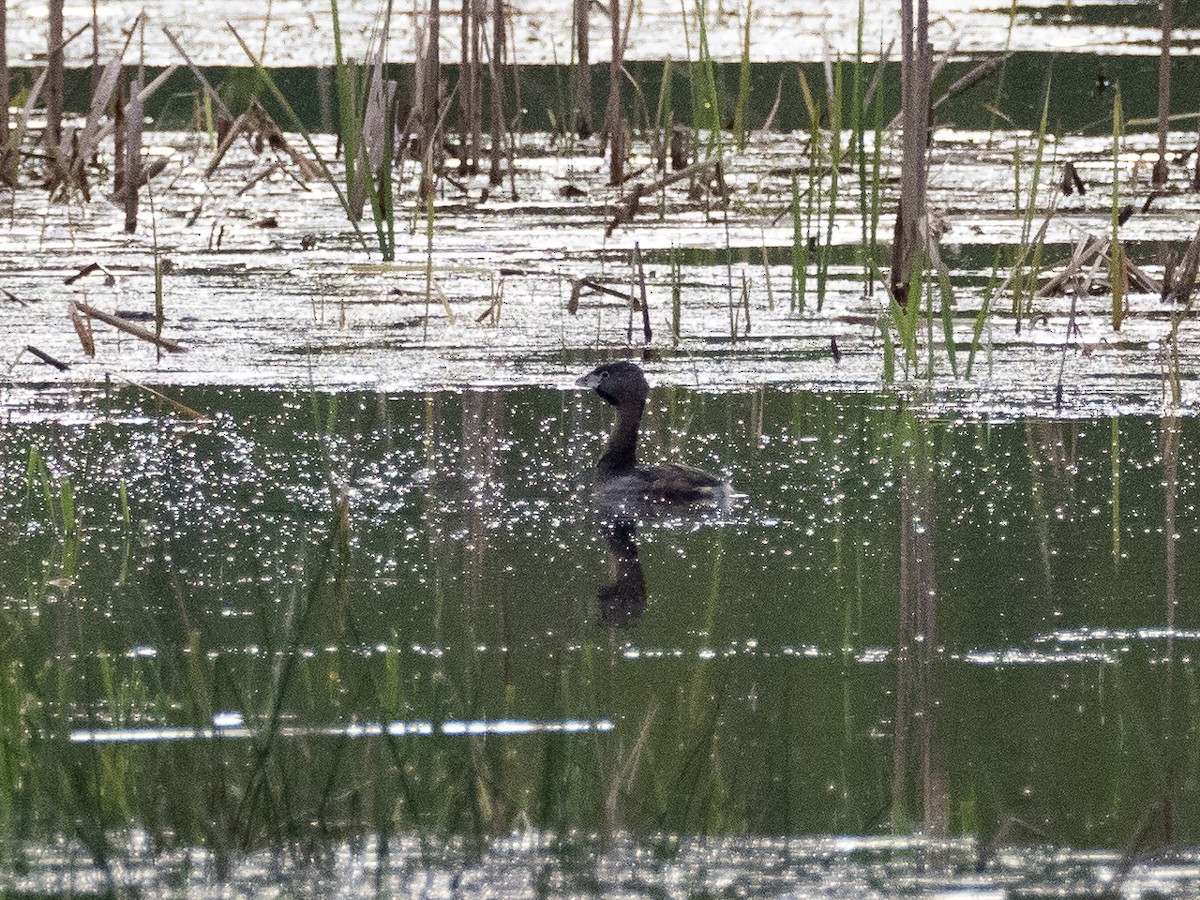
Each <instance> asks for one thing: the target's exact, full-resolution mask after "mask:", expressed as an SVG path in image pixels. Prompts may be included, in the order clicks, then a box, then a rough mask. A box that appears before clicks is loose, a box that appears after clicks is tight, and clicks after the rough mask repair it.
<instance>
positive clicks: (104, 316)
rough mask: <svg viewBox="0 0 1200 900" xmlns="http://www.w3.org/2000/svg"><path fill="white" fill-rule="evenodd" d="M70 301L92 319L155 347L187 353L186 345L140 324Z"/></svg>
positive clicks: (82, 303)
mask: <svg viewBox="0 0 1200 900" xmlns="http://www.w3.org/2000/svg"><path fill="white" fill-rule="evenodd" d="M72 303H73V304H74V305H75V308H76V309H77V310H79V311H80V312H82V313H85V314H86V315H88V316H91V317H92V318H93V319H99V320H100V321H101V322H104V323H105V324H107V325H111V326H112V327H113V328H116V329H118V330H120V331H124V332H125V333H126V334H130V335H133V336H134V337H135V338H137V339H138V340H141V341H146V342H148V343H151V344H154V345H155V346H157V347H161V348H162V349H163V350H166V351H167V352H168V353H187V347H185V346H183V345H182V344H179V343H176V342H175V341H171V340H168V339H167V338H164V337H160V336H159V335H156V334H155V333H154V332H153V331H150V330H149V329H146V328H143V327H142V326H141V325H135V324H134V323H133V322H130V321H129V320H128V319H122V318H121V317H120V316H114V315H113V314H112V313H106V312H104V310H102V309H97V308H96V307H94V306H92V305H91V304H90V303H85V302H83V301H82V300H73V301H72Z"/></svg>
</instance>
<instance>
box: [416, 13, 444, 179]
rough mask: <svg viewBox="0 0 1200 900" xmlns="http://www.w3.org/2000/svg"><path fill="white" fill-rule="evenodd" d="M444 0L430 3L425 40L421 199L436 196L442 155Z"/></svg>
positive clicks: (422, 97) (422, 82) (422, 98)
mask: <svg viewBox="0 0 1200 900" xmlns="http://www.w3.org/2000/svg"><path fill="white" fill-rule="evenodd" d="M441 14H442V8H441V0H429V14H428V21H427V28H426V32H425V34H426V37H425V59H424V67H423V68H424V72H425V76H424V78H423V79H422V80H421V84H422V96H421V119H422V122H421V126H422V127H421V196H422V197H423V198H424V197H432V196H433V188H434V183H435V181H436V179H435V173H436V170H437V159H438V156H439V155H440V153H439V151H440V149H441V148H440V143H441V142H440V140H439V138H438V120H439V110H438V91H439V90H440V88H441V79H442V65H441V62H442V57H441V50H440V47H439V43H440V41H441Z"/></svg>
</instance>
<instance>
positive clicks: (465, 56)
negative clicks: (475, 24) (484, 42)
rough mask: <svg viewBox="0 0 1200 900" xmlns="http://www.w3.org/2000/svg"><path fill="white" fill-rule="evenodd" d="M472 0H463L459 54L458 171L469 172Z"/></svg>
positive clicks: (470, 155) (460, 17) (460, 18)
mask: <svg viewBox="0 0 1200 900" xmlns="http://www.w3.org/2000/svg"><path fill="white" fill-rule="evenodd" d="M471 15H472V11H471V0H462V13H461V15H460V16H459V54H458V171H459V172H463V173H465V172H467V171H468V167H469V161H470V159H471V158H472V154H471Z"/></svg>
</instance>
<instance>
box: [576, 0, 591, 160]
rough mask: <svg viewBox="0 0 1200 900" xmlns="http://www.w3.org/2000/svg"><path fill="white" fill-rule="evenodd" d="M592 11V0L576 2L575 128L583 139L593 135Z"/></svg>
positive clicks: (577, 0)
mask: <svg viewBox="0 0 1200 900" xmlns="http://www.w3.org/2000/svg"><path fill="white" fill-rule="evenodd" d="M591 10H592V0H575V115H576V117H577V118H576V121H575V127H576V131H577V132H578V134H579V136H580V137H581V138H586V137H591V135H592V67H591V53H592V51H591V44H590V41H589V38H588V31H589V29H588V26H589V24H590V20H591Z"/></svg>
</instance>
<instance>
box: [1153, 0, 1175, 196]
mask: <svg viewBox="0 0 1200 900" xmlns="http://www.w3.org/2000/svg"><path fill="white" fill-rule="evenodd" d="M1174 7H1175V0H1162V37H1161V42H1160V46H1159V55H1158V162H1156V163H1155V164H1154V178H1153V184H1154V187H1156V188H1160V187H1162V186H1163V185H1165V184H1166V183H1167V175H1168V170H1167V129H1168V128H1169V127H1170V124H1171V123H1170V115H1171V31H1172V30H1173V29H1174V27H1175V25H1174V18H1175V15H1174V13H1175V10H1174Z"/></svg>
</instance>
